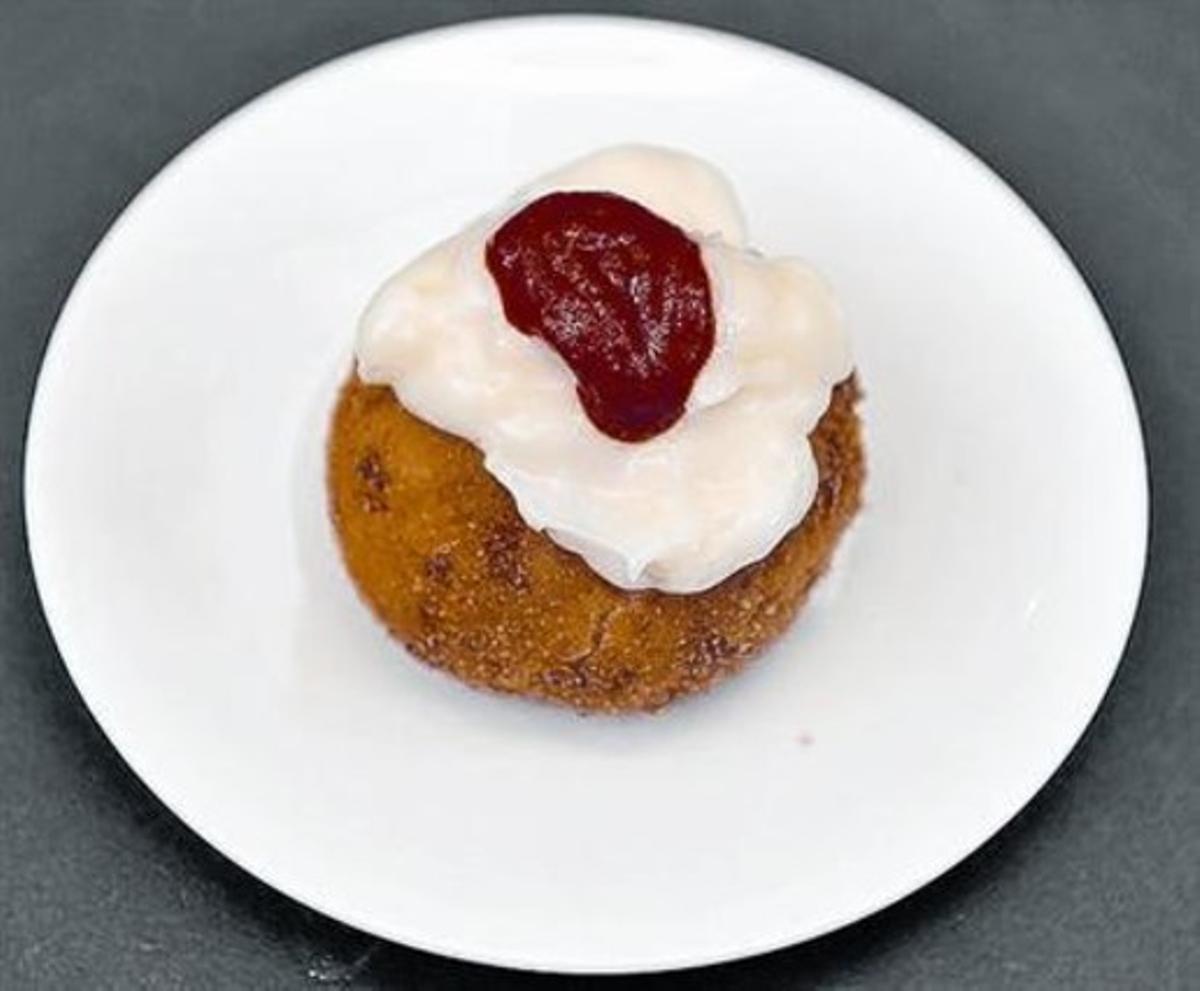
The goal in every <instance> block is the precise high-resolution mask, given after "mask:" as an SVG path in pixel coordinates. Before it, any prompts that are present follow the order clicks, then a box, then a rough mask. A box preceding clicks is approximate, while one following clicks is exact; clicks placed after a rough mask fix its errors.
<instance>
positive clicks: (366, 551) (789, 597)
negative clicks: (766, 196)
mask: <svg viewBox="0 0 1200 991" xmlns="http://www.w3.org/2000/svg"><path fill="white" fill-rule="evenodd" d="M857 399H858V388H857V385H856V383H855V380H854V379H853V378H850V379H847V380H846V381H845V382H843V383H842V384H841V385H839V386H838V387H837V388H836V389H835V390H834V393H833V397H832V399H831V401H830V405H829V409H828V410H827V411H826V413H825V415H824V417H822V419H821V421H820V423H819V424H818V425H817V428H816V430H815V431H814V432H813V433H812V435H811V437H810V440H811V442H812V446H813V453H814V455H815V457H816V461H817V466H818V468H819V471H820V486H819V488H818V491H817V496H816V499H815V501H814V503H813V506H812V508H811V509H810V510H809V512H808V514H807V515H806V516H805V517H804V520H803V521H802V522H801V523H800V525H799V526H798V527H796V528H795V529H794V530H793V531H792V532H791V533H789V534H788V535H787V536H786V537H785V538H784V539H783V540H782V541H781V542H780V543H779V545H778V546H777V547H776V548H775V549H774V550H773V551H772V552H771V554H769V555H768V556H767V557H766V558H765V559H764V560H762V561H760V562H758V563H756V564H752V565H749V566H748V567H746V568H743V569H742V570H741V571H739V572H737V573H736V574H734V575H732V576H730V577H729V578H727V579H726V580H725V581H723V582H722V583H721V584H719V585H717V586H716V587H714V588H711V589H708V590H707V591H704V592H699V593H696V594H694V595H670V594H666V593H662V592H656V591H639V592H630V591H626V590H623V589H618V588H615V587H613V586H612V585H610V584H608V583H607V582H606V581H605V580H604V579H602V578H601V577H599V575H597V574H596V573H595V572H594V571H592V570H591V569H590V568H589V567H588V566H587V565H586V564H585V563H584V562H583V560H582V559H581V558H579V557H577V556H576V555H575V554H572V553H571V552H569V551H566V550H563V549H562V548H560V547H559V546H557V545H556V544H554V543H553V542H552V541H551V540H550V539H549V538H548V537H546V536H544V535H543V534H542V533H539V532H537V531H534V530H531V529H530V528H529V527H527V526H526V525H525V523H524V522H523V521H522V520H521V518H520V516H519V515H518V514H517V510H516V507H515V506H514V504H513V500H512V498H511V496H510V495H509V494H508V492H507V491H506V490H505V489H504V488H503V487H502V486H501V485H500V484H499V483H498V482H497V481H496V480H495V479H494V478H492V476H491V475H490V474H488V472H487V471H486V470H485V469H484V467H483V459H482V457H481V455H480V453H479V451H478V450H476V449H475V448H474V447H473V446H472V445H470V444H469V443H467V442H466V441H464V440H461V439H460V438H457V437H454V436H451V435H450V434H446V433H444V432H442V431H440V430H438V429H437V428H435V427H432V426H430V425H429V424H427V423H425V422H424V421H422V420H420V419H418V418H417V417H415V416H413V415H412V414H410V413H408V412H407V411H406V410H405V409H404V408H403V407H402V406H401V405H400V404H399V403H398V402H397V401H396V399H395V397H394V395H393V393H392V391H391V389H389V388H387V387H382V386H368V385H364V384H363V383H362V382H360V381H359V380H358V378H357V377H355V376H351V378H350V380H349V381H348V382H347V383H346V385H345V386H344V387H343V389H342V392H341V395H340V397H339V399H338V404H337V409H336V411H335V413H334V418H333V427H332V431H331V435H330V441H329V462H328V471H329V478H328V482H329V496H330V506H331V512H332V516H333V522H334V525H335V527H336V529H337V533H338V536H339V538H340V541H341V546H342V553H343V556H344V558H345V561H346V567H347V568H348V569H349V571H350V575H351V577H352V578H353V579H354V582H355V584H356V585H357V586H358V589H359V591H360V593H361V594H362V596H363V598H364V599H365V600H366V602H367V603H368V604H369V605H370V606H371V608H372V609H373V610H374V611H375V613H376V614H377V615H378V616H379V618H380V619H381V620H382V621H383V622H384V623H385V624H386V625H387V627H388V629H389V630H390V631H391V632H392V634H393V635H394V636H396V637H397V638H398V639H399V640H400V641H401V642H403V643H404V644H405V646H407V647H408V648H409V650H411V651H412V652H413V653H414V654H416V655H417V656H418V657H420V658H422V659H423V660H425V661H426V662H428V663H429V664H431V665H433V666H434V667H438V668H443V669H445V670H446V671H449V672H450V673H451V674H454V675H456V676H457V677H459V678H461V679H463V680H464V681H467V682H469V683H470V684H472V685H476V686H479V687H486V688H492V689H496V690H499V691H502V692H513V693H517V694H520V695H527V696H533V697H536V698H541V699H546V700H549V701H553V702H559V703H562V704H565V705H569V706H573V707H575V708H577V709H580V710H594V711H604V712H620V711H627V710H652V709H657V708H660V707H661V706H663V705H665V704H666V703H668V702H670V701H671V700H672V699H673V698H676V697H677V696H680V695H684V694H687V693H690V692H696V691H700V690H702V689H705V688H708V687H709V686H711V685H713V684H715V683H716V682H718V681H720V680H721V679H723V678H725V677H726V676H728V675H729V674H731V673H732V672H734V671H736V670H737V669H738V668H740V667H741V666H742V665H743V664H744V663H745V662H746V661H747V660H748V659H749V658H750V657H752V656H753V655H755V654H757V653H758V652H759V651H761V650H762V648H763V647H765V646H766V645H767V644H769V643H770V642H771V641H772V640H774V639H775V638H776V637H777V636H779V634H780V633H782V632H783V631H784V630H785V629H786V628H787V626H788V624H789V623H790V622H791V621H792V619H793V618H794V616H795V614H796V612H797V610H798V609H799V608H800V606H801V605H802V603H803V601H804V598H805V596H806V594H807V592H808V590H809V588H810V587H811V586H812V584H813V582H815V581H816V580H817V578H819V577H820V575H821V573H822V572H823V571H824V570H825V568H826V566H827V565H828V563H829V559H830V557H831V556H832V554H833V550H834V547H835V546H836V544H837V541H838V537H839V536H840V535H841V533H842V531H843V530H844V529H845V527H846V525H847V524H848V523H849V522H850V520H851V518H852V517H853V516H854V514H855V512H856V511H857V509H858V506H859V501H860V498H861V490H862V483H863V477H864V470H865V469H864V462H863V452H862V442H861V437H860V429H859V421H858V416H857V414H856V413H855V409H854V406H855V403H856V401H857Z"/></svg>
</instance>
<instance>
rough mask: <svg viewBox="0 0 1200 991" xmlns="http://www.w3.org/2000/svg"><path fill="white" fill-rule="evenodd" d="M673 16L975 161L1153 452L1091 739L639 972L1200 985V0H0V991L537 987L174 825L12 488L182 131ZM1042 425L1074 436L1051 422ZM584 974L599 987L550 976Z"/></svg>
mask: <svg viewBox="0 0 1200 991" xmlns="http://www.w3.org/2000/svg"><path fill="white" fill-rule="evenodd" d="M548 9H561V10H571V9H591V10H609V11H624V12H642V13H655V14H658V15H662V16H668V17H674V18H678V19H683V20H693V21H698V22H702V23H707V24H712V25H717V26H722V27H726V28H729V29H732V30H736V31H740V32H742V33H745V34H748V35H751V36H753V37H757V38H761V39H765V40H769V41H773V42H775V43H777V44H781V45H785V46H787V47H789V48H792V49H794V50H796V51H799V52H803V53H806V54H808V55H812V56H815V57H816V58H818V59H821V60H822V61H825V62H828V63H829V64H831V65H834V66H836V67H839V68H841V69H843V70H845V71H847V72H850V73H851V74H853V75H855V76H858V77H859V78H861V79H864V80H866V81H868V82H870V83H873V84H875V85H876V86H878V87H880V88H881V89H883V90H885V91H887V92H888V93H891V94H892V95H894V96H897V97H899V98H900V99H901V100H903V101H904V102H906V103H908V104H909V105H911V106H913V107H915V108H916V109H918V110H919V111H921V112H922V113H924V114H926V115H927V116H929V117H931V118H932V119H933V120H935V121H937V122H938V123H940V124H941V125H943V126H944V127H945V128H947V129H948V130H949V131H950V132H951V133H952V134H954V135H955V136H957V137H958V138H959V139H960V140H962V141H964V142H965V143H966V144H967V145H969V146H970V147H971V148H973V149H974V150H975V151H976V152H978V153H979V154H981V155H982V156H983V158H984V159H986V160H987V161H988V162H990V163H991V164H992V165H993V166H994V167H995V168H996V169H997V170H998V171H999V172H1000V173H1002V174H1003V175H1004V176H1005V177H1006V178H1007V179H1008V180H1009V181H1010V182H1012V183H1013V184H1014V185H1015V186H1016V188H1017V189H1018V190H1019V191H1020V192H1021V193H1022V194H1023V195H1024V196H1025V197H1026V198H1027V199H1028V200H1029V201H1030V202H1031V203H1032V205H1033V206H1034V208H1035V209H1036V210H1037V211H1038V212H1039V213H1040V214H1041V215H1042V216H1043V217H1044V218H1045V219H1046V220H1047V222H1048V223H1049V224H1050V226H1051V227H1052V228H1053V229H1054V230H1055V231H1056V232H1057V233H1058V235H1059V236H1060V237H1061V239H1062V240H1063V242H1064V243H1065V245H1066V246H1067V248H1068V250H1069V251H1070V252H1071V254H1072V255H1073V256H1074V258H1075V259H1076V261H1077V263H1078V264H1079V266H1080V268H1081V269H1082V270H1083V272H1084V274H1085V275H1086V276H1087V278H1088V279H1089V281H1090V282H1091V284H1092V286H1093V288H1094V289H1095V292H1096V294H1097V296H1098V297H1099V299H1100V302H1101V304H1102V306H1103V307H1104V309H1105V310H1106V312H1107V313H1108V315H1109V317H1110V319H1111V321H1112V324H1113V328H1114V332H1115V333H1116V335H1117V338H1118V341H1119V343H1120V346H1121V351H1122V353H1123V355H1124V357H1125V360H1126V362H1127V364H1128V367H1129V371H1130V374H1131V376H1132V379H1133V382H1134V386H1135V388H1136V391H1137V395H1138V399H1139V401H1140V404H1141V409H1142V415H1143V422H1144V427H1145V431H1146V438H1147V442H1148V447H1149V452H1150V460H1151V468H1152V479H1153V511H1154V529H1153V537H1152V551H1151V558H1150V569H1149V574H1148V579H1147V585H1146V591H1145V594H1144V598H1143V602H1142V607H1141V611H1140V614H1139V618H1138V621H1137V623H1136V626H1135V630H1134V634H1133V638H1132V641H1131V643H1130V646H1129V649H1128V651H1127V654H1126V657H1125V661H1124V664H1123V665H1122V668H1121V671H1120V674H1119V676H1118V678H1117V681H1116V684H1115V686H1114V688H1113V689H1112V691H1111V692H1110V694H1109V697H1108V699H1107V701H1106V702H1105V704H1104V707H1103V709H1102V710H1101V712H1100V714H1099V716H1098V717H1097V719H1096V721H1095V722H1094V724H1093V727H1092V729H1091V731H1090V733H1089V734H1088V736H1087V737H1086V738H1085V740H1084V742H1083V743H1082V744H1081V745H1080V747H1079V748H1078V749H1077V751H1076V753H1075V754H1074V756H1073V757H1072V759H1071V760H1070V761H1068V764H1067V766H1066V767H1065V768H1064V769H1063V770H1062V771H1061V772H1060V773H1059V774H1058V775H1057V777H1056V778H1055V779H1054V781H1053V782H1052V784H1051V785H1050V786H1049V787H1048V788H1047V789H1046V790H1045V791H1044V792H1043V793H1042V794H1041V795H1040V796H1039V797H1038V798H1037V799H1036V800H1035V802H1034V803H1033V805H1032V806H1031V807H1030V808H1029V809H1027V810H1026V811H1025V812H1024V813H1023V814H1022V815H1021V816H1020V817H1019V818H1018V819H1017V821H1016V822H1015V823H1013V824H1012V825H1011V826H1009V827H1008V828H1007V829H1006V830H1004V831H1003V832H1002V833H1001V835H1000V836H999V837H997V838H996V839H995V840H993V841H992V842H991V843H990V844H988V846H987V847H985V848H984V849H983V850H982V851H981V852H979V853H978V854H976V855H975V856H973V857H972V858H970V859H969V860H968V861H967V862H966V863H965V864H963V865H962V866H960V867H959V868H957V869H956V870H954V871H952V872H951V873H950V874H949V875H948V876H947V877H945V878H943V879H942V880H940V881H938V882H937V883H935V884H934V885H932V886H931V887H929V888H927V889H925V890H924V891H922V892H920V893H918V894H916V895H915V896H913V897H911V898H909V899H908V900H906V901H905V902H903V903H901V904H900V905H898V906H896V907H894V908H892V909H891V910H889V911H886V912H884V913H883V914H881V915H879V916H876V917H874V918H872V919H869V920H867V921H866V922H864V923H861V924H859V925H857V926H855V927H852V928H851V929H849V930H846V931H843V932H841V933H838V934H835V935H833V936H831V937H827V938H825V939H822V940H819V941H817V942H815V943H812V944H809V945H807V946H803V947H799V948H795V949H792V950H785V951H782V952H778V953H774V954H771V955H769V956H766V957H761V958H758V959H755V960H751V961H746V962H742V963H739V964H732V965H728V966H724V967H720V968H715V969H710V970H706V971H695V972H690V973H685V974H682V975H673V976H668V977H655V978H647V979H643V980H644V982H645V983H646V984H650V985H658V986H677V987H688V988H700V987H710V986H725V987H735V988H773V987H780V988H782V987H806V986H811V985H819V986H823V987H853V988H874V987H877V988H897V987H922V988H926V987H930V988H936V987H944V988H957V987H1006V986H1008V987H1022V988H1024V987H1054V986H1057V987H1139V988H1171V987H1178V988H1182V987H1185V986H1192V987H1195V986H1198V982H1200V773H1198V766H1197V762H1198V761H1200V747H1198V744H1200V678H1198V676H1197V666H1196V663H1195V662H1196V648H1195V645H1196V643H1197V640H1198V637H1200V612H1198V611H1197V610H1196V609H1195V608H1194V607H1195V604H1196V599H1197V592H1198V590H1200V565H1198V560H1200V485H1198V484H1197V481H1198V479H1200V444H1198V443H1197V442H1198V440H1200V437H1198V424H1200V398H1198V393H1200V374H1198V373H1200V289H1198V285H1200V188H1198V182H1200V180H1198V179H1197V170H1200V3H1163V2H1155V3H1149V2H1147V3H1137V2H1127V3H1123V2H1094V3H1089V4H1083V3H1066V2H1045V0H1043V2H1026V3H1001V2H985V0H942V2H934V0H922V2H909V3H899V2H896V3H891V2H882V0H880V2H867V0H848V2H829V3H786V2H779V3H767V2H753V0H736V2H706V3H681V2H670V0H663V2H657V3H654V2H626V3H607V4H603V3H591V4H577V3H556V4H539V5H534V4H529V3H524V4H521V3H486V2H466V0H460V2H443V3H437V4H434V3H405V2H399V0H358V2H351V0H276V2H234V0H224V2H221V0H192V2H182V0H180V2H148V0H122V2H101V0H78V2H75V3H70V2H62V0H29V2H24V0H0V483H2V484H0V986H4V987H46V988H101V987H112V988H131V987H185V986H186V987H217V986H220V987H225V986H231V987H256V988H275V987H280V988H283V987H304V986H307V985H319V984H335V985H336V984H354V985H357V986H362V987H377V986H392V985H400V986H404V987H412V988H438V989H441V988H483V987H489V988H490V987H501V988H504V987H517V986H523V985H524V984H526V983H529V984H534V985H541V986H547V985H551V984H554V983H555V981H556V980H557V979H555V978H545V977H530V976H528V975H521V974H514V973H508V972H503V971H493V970H489V969H487V968H483V967H477V966H471V965H466V964H460V963H456V962H452V961H445V960H441V959H439V958H436V957H432V956H429V955H427V954H423V953H418V952H415V951H411V950H407V949H404V948H400V947H393V946H389V945H384V944H380V943H379V942H378V941H376V940H373V939H370V938H368V937H366V936H364V935H362V934H359V933H357V932H354V931H352V930H349V929H346V928H344V927H342V926H339V925H337V924H334V923H332V922H329V921H328V920H326V919H324V918H322V917H320V916H317V915H316V914H314V913H312V912H310V911H308V910H306V909H304V908H302V907H300V906H298V905H296V904H294V903H292V902H290V901H288V900H286V899H284V898H282V897H280V896H278V895H276V894H274V893H273V892H271V891H270V890H268V889H267V888H265V887H264V886H263V885H261V884H259V883H258V882H257V881H255V880H254V879H252V878H250V877H248V876H247V875H245V874H244V873H242V872H241V871H240V870H238V869H237V868H235V867H233V866H231V865H230V864H228V863H227V862H226V861H225V860H223V859H222V858H221V857H220V856H219V855H218V854H216V853H214V852H213V851H212V850H210V849H208V848H207V847H206V846H205V845H204V844H203V843H202V842H200V841H199V840H197V839H196V838H194V837H193V836H192V835H191V834H189V833H188V832H187V830H185V829H184V828H183V827H182V826H181V825H180V824H179V823H178V822H177V821H176V820H175V819H174V818H173V817H172V816H171V815H170V814H169V813H167V812H166V811H165V810H164V809H163V808H162V806H161V805H160V804H159V803H158V802H157V800H156V799H155V798H154V797H153V796H152V795H150V794H149V793H147V791H146V790H145V789H144V788H143V787H142V786H141V785H140V784H139V783H138V781H136V780H135V779H134V778H133V776H132V775H131V774H130V772H129V771H128V770H127V769H126V768H125V767H124V765H123V764H122V763H121V761H120V759H119V758H118V757H117V755H116V754H115V753H114V752H113V750H112V748H111V747H110V746H109V745H108V743H107V742H106V741H105V740H104V738H103V737H102V736H101V735H100V733H99V732H98V731H97V729H96V727H95V725H94V724H93V723H92V721H91V719H90V717H89V716H88V714H87V713H86V711H85V710H84V708H83V706H82V704H81V702H80V700H79V697H78V696H77V694H76V693H75V691H74V689H73V688H72V686H71V684H70V682H69V680H68V679H67V676H66V674H65V672H64V670H63V668H62V665H61V663H60V661H59V659H58V656H57V654H56V652H55V648H54V645H53V643H52V642H51V639H50V636H49V634H48V632H47V630H46V626H45V623H44V621H43V619H42V617H41V613H40V610H39V607H38V600H37V595H36V593H35V590H34V587H33V583H32V579H31V577H30V572H29V566H28V561H27V556H26V550H25V543H24V531H23V525H22V513H21V501H20V481H21V455H22V442H23V433H24V424H25V418H26V414H27V410H28V405H29V401H30V398H31V394H32V389H33V382H34V376H35V373H36V371H37V367H38V361H39V359H40V356H41V353H42V349H43V347H44V345H45V342H46V338H47V335H48V334H49V333H50V329H51V326H52V324H53V321H54V318H55V314H56V312H57V310H58V308H59V306H60V304H61V303H62V301H63V298H64V296H65V294H66V293H67V291H68V289H69V288H70V285H71V282H72V280H73V279H74V278H75V275H76V274H77V272H78V271H79V268H80V266H81V265H82V263H83V261H84V260H85V258H86V257H87V254H88V253H89V251H90V250H91V249H92V247H93V245H94V244H95V243H96V240H97V239H98V238H99V237H100V235H101V234H102V232H103V231H104V230H105V228H106V227H107V226H108V224H109V223H110V222H111V221H112V220H113V218H114V217H115V216H116V214H117V213H118V212H119V211H120V209H121V208H122V207H123V206H124V204H125V203H126V202H127V201H128V200H129V198H130V197H131V196H132V195H133V194H134V193H135V192H136V191H137V189H138V188H139V187H140V186H141V185H142V184H143V183H144V182H145V181H146V180H147V179H149V178H150V176H151V175H153V173H154V172H155V171H156V170H157V169H158V168H159V167H160V166H161V165H162V164H163V163H164V162H165V161H166V160H167V159H168V158H169V157H170V156H171V155H173V154H174V153H175V152H176V151H178V150H179V149H180V148H181V147H182V146H183V145H185V144H186V143H187V142H188V141H190V140H191V139H192V138H194V137H195V136H196V135H198V134H199V133H200V132H202V131H203V130H204V129H205V128H206V127H208V126H209V125H210V124H212V123H213V122H214V121H215V120H217V119H218V118H219V117H221V116H222V115H223V114H225V113H226V112H228V111H229V110H231V109H233V108H234V107H236V106H238V105H239V104H241V103H243V102H244V101H245V100H247V99H249V98H250V97H252V96H254V95H255V94H257V93H259V92H261V91H262V90H263V89H264V88H266V87H268V86H270V85H272V84H274V83H277V82H279V81H280V80H282V79H285V78H287V77H288V76H291V75H293V74H294V73H296V72H299V71H300V70H302V69H305V68H308V67H309V66H312V65H315V64H317V63H319V62H321V61H323V60H325V59H328V58H330V57H331V56H334V55H337V54H339V53H342V52H346V51H349V50H351V49H354V48H357V47H360V46H362V45H365V44H368V43H370V42H373V41H377V40H380V39H383V38H388V37H391V36H393V35H396V34H400V33H404V32H409V31H412V30H416V29H419V28H422V27H427V26H432V25H435V24H444V23H447V22H450V21H456V20H462V19H466V18H471V17H478V16H484V15H488V14H495V13H502V12H509V13H511V12H517V11H530V10H548ZM1046 442H1047V443H1065V444H1069V443H1070V438H1069V437H1064V438H1059V437H1057V436H1055V435H1054V432H1053V428H1052V426H1051V425H1048V428H1047V436H1046ZM563 983H565V984H569V985H571V986H579V985H583V984H590V983H592V982H589V981H583V980H575V981H564V982H563Z"/></svg>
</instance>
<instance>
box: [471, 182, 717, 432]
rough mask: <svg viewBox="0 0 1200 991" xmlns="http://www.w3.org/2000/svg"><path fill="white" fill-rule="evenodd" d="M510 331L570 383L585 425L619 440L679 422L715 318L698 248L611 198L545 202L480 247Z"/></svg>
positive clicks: (557, 197) (567, 196) (568, 196)
mask: <svg viewBox="0 0 1200 991" xmlns="http://www.w3.org/2000/svg"><path fill="white" fill-rule="evenodd" d="M487 267H488V271H489V272H491V274H492V278H493V279H495V281H496V286H497V287H498V288H499V290H500V299H501V301H502V303H503V305H504V315H505V316H506V317H507V318H508V322H509V323H511V324H512V325H513V326H514V327H516V328H517V329H518V330H520V331H521V332H522V333H525V334H530V335H533V336H536V337H540V338H542V340H544V341H545V342H546V343H547V344H549V345H550V346H551V347H552V348H554V350H555V351H557V352H558V353H559V354H560V355H562V357H563V359H564V360H565V361H566V363H567V364H568V365H569V366H570V368H571V371H572V372H574V373H575V381H576V391H577V392H578V394H579V400H580V402H581V403H582V404H583V408H584V410H585V411H586V413H587V415H588V418H589V419H590V420H591V421H592V423H594V424H595V425H596V426H597V427H598V428H599V429H600V430H602V431H603V432H604V433H606V434H608V435H609V436H610V437H615V438H616V439H617V440H623V441H641V440H647V439H648V438H650V437H653V436H654V435H655V434H659V433H662V432H663V431H664V430H666V429H667V428H668V427H670V426H671V424H673V423H674V422H675V421H676V420H678V419H679V418H680V416H682V415H683V410H684V406H685V405H686V403H687V398H688V395H689V394H690V393H691V391H692V384H693V383H694V382H695V381H696V376H697V375H699V374H700V369H701V368H703V367H704V362H705V361H707V360H708V356H709V354H710V353H711V352H712V348H713V338H714V336H715V333H716V320H715V318H714V316H713V306H712V294H711V292H710V291H709V284H708V273H707V272H706V271H705V270H704V265H703V263H702V261H701V259H700V247H699V245H698V244H696V242H695V241H693V240H692V239H691V238H689V237H688V236H687V235H686V234H685V233H684V232H683V231H682V230H681V229H680V228H678V227H676V226H675V225H674V224H672V223H669V222H668V221H666V220H663V218H662V217H659V216H657V215H656V214H654V213H651V212H650V211H649V210H647V209H646V208H645V207H642V206H639V205H638V204H637V203H634V202H632V201H631V200H627V199H625V198H624V197H621V196H616V195H614V194H612V193H588V192H581V193H550V194H549V195H547V196H543V197H541V198H540V199H536V200H534V201H533V202H532V203H530V204H529V205H528V206H526V207H525V208H523V209H522V210H521V211H520V212H519V213H517V214H515V215H514V216H512V217H510V218H509V219H508V220H507V221H505V223H504V224H503V225H502V226H501V227H500V229H499V230H498V231H496V233H495V234H494V235H493V236H492V239H491V240H490V241H489V242H488V245H487Z"/></svg>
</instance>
